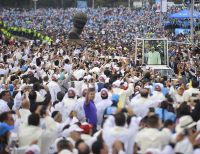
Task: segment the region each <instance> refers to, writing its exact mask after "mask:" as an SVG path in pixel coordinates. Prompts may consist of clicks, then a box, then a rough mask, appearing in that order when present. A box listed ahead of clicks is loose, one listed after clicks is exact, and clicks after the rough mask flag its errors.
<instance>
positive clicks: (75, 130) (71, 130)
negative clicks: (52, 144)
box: [69, 124, 83, 132]
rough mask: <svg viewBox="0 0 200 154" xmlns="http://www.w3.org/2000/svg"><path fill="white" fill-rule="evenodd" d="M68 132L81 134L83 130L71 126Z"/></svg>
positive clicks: (74, 125) (76, 126)
mask: <svg viewBox="0 0 200 154" xmlns="http://www.w3.org/2000/svg"><path fill="white" fill-rule="evenodd" d="M69 130H70V132H83V129H81V128H80V127H79V126H78V125H76V124H73V125H71V126H70V127H69Z"/></svg>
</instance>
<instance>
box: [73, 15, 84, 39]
mask: <svg viewBox="0 0 200 154" xmlns="http://www.w3.org/2000/svg"><path fill="white" fill-rule="evenodd" d="M86 22H87V15H86V14H85V13H83V12H79V13H76V14H75V15H74V17H73V28H72V29H71V30H70V32H69V39H75V40H77V39H80V35H81V33H82V31H83V28H84V26H85V24H86Z"/></svg>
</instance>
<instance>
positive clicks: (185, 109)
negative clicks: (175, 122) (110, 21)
mask: <svg viewBox="0 0 200 154" xmlns="http://www.w3.org/2000/svg"><path fill="white" fill-rule="evenodd" d="M190 114H191V113H190V106H189V105H187V102H184V103H182V104H181V105H180V107H179V108H178V109H177V117H178V118H180V117H182V116H185V115H190Z"/></svg>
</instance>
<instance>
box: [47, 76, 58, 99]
mask: <svg viewBox="0 0 200 154" xmlns="http://www.w3.org/2000/svg"><path fill="white" fill-rule="evenodd" d="M47 87H48V88H49V92H50V94H51V101H52V102H54V101H55V100H56V97H57V93H58V92H59V91H61V89H60V86H59V84H58V83H57V77H56V76H55V75H54V76H52V81H50V82H49V83H48V84H47Z"/></svg>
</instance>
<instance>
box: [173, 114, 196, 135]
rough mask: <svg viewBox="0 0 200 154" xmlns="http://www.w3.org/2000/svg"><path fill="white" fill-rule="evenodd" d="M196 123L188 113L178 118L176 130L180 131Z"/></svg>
mask: <svg viewBox="0 0 200 154" xmlns="http://www.w3.org/2000/svg"><path fill="white" fill-rule="evenodd" d="M196 124H197V123H196V122H194V121H193V119H192V117H191V116H189V115H186V116H183V117H181V118H180V119H179V124H178V125H177V126H176V132H177V133H182V132H183V131H184V130H185V129H188V128H192V127H194V126H195V125H196Z"/></svg>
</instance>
